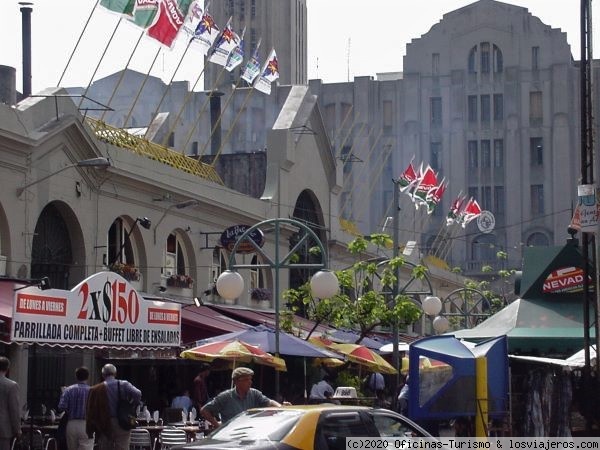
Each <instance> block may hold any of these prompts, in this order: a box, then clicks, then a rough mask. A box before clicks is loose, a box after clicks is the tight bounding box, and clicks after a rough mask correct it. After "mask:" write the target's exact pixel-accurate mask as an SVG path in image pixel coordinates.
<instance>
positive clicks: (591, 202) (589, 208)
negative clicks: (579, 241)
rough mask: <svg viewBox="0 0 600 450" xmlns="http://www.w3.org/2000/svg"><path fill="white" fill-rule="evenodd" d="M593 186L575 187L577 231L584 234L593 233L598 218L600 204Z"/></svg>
mask: <svg viewBox="0 0 600 450" xmlns="http://www.w3.org/2000/svg"><path fill="white" fill-rule="evenodd" d="M599 200H600V199H599V198H598V197H597V193H596V185H595V184H581V185H579V186H577V206H576V209H577V213H578V221H579V223H578V224H577V225H579V229H580V230H581V231H582V232H584V233H595V232H596V228H597V227H598V217H599V216H600V203H599Z"/></svg>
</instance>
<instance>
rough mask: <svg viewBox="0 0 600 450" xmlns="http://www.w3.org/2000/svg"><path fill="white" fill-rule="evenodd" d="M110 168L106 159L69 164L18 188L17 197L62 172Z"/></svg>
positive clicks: (85, 160) (100, 158)
mask: <svg viewBox="0 0 600 450" xmlns="http://www.w3.org/2000/svg"><path fill="white" fill-rule="evenodd" d="M110 166H111V163H110V160H109V159H108V158H104V157H99V158H91V159H84V160H82V161H78V162H76V163H72V164H67V165H66V166H64V167H61V168H60V169H58V170H55V171H54V172H52V173H49V174H48V175H46V176H45V177H42V178H39V179H37V180H35V181H32V182H31V183H27V184H26V185H25V186H21V187H19V188H17V197H19V196H21V194H22V193H23V191H24V190H25V189H27V188H28V187H31V186H33V185H34V184H38V183H40V182H42V181H44V180H47V179H48V178H50V177H53V176H54V175H56V174H59V173H61V172H64V171H65V170H67V169H70V168H71V167H93V168H96V169H100V168H106V167H110Z"/></svg>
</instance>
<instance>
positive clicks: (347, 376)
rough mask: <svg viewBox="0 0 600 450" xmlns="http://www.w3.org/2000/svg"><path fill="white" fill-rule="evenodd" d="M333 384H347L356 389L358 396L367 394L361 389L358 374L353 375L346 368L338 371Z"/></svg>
mask: <svg viewBox="0 0 600 450" xmlns="http://www.w3.org/2000/svg"><path fill="white" fill-rule="evenodd" d="M335 384H336V385H337V386H347V387H353V388H355V389H356V394H357V395H358V396H359V397H365V396H366V395H367V394H366V393H365V392H362V391H361V387H362V380H361V379H360V377H359V376H358V375H353V374H352V373H351V372H350V371H348V370H342V371H341V372H339V373H338V375H337V378H336V379H335Z"/></svg>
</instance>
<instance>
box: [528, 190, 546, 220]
mask: <svg viewBox="0 0 600 450" xmlns="http://www.w3.org/2000/svg"><path fill="white" fill-rule="evenodd" d="M531 214H532V215H534V216H535V215H537V214H544V185H542V184H532V185H531Z"/></svg>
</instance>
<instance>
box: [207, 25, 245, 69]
mask: <svg viewBox="0 0 600 450" xmlns="http://www.w3.org/2000/svg"><path fill="white" fill-rule="evenodd" d="M238 45H240V37H239V36H238V35H237V34H236V33H235V32H234V31H233V30H232V29H231V18H230V19H229V21H228V22H227V25H226V26H225V28H224V29H223V32H222V33H221V35H220V36H219V38H218V39H217V41H216V43H215V46H214V47H213V49H212V51H211V53H210V56H209V57H208V60H209V61H210V62H212V63H215V64H218V65H219V66H225V65H226V64H227V60H228V59H229V55H230V54H231V52H232V51H233V49H234V48H236V47H237V46H238Z"/></svg>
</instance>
